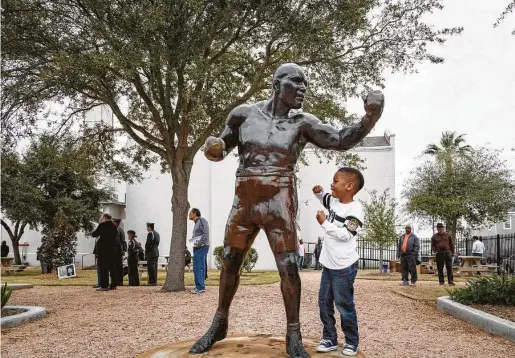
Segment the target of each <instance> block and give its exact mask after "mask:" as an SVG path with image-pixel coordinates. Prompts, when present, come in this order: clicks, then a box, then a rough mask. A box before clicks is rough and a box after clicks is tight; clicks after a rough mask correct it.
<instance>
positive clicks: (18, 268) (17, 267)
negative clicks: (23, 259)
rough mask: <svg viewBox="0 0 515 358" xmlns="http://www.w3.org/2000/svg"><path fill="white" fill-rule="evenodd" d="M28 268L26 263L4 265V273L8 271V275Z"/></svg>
mask: <svg viewBox="0 0 515 358" xmlns="http://www.w3.org/2000/svg"><path fill="white" fill-rule="evenodd" d="M26 268H27V266H26V265H12V266H2V274H4V273H6V274H8V275H10V274H13V275H14V274H16V273H17V272H22V271H23V270H25V269H26Z"/></svg>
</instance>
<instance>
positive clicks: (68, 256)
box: [41, 210, 77, 269]
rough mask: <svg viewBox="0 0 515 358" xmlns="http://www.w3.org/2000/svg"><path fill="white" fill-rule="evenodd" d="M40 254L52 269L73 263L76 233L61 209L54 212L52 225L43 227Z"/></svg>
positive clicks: (75, 250) (75, 251) (75, 249)
mask: <svg viewBox="0 0 515 358" xmlns="http://www.w3.org/2000/svg"><path fill="white" fill-rule="evenodd" d="M41 254H42V257H43V258H44V261H45V262H46V263H47V264H50V265H51V267H53V268H54V269H57V267H59V266H64V265H69V264H72V263H73V260H74V258H75V255H76V254H77V233H76V231H75V229H74V227H73V225H72V224H71V223H70V218H69V217H68V216H67V215H66V214H65V213H64V212H63V211H62V210H59V211H58V212H57V213H56V215H55V217H54V221H53V226H51V227H50V226H49V227H45V228H44V229H43V238H42V239H41Z"/></svg>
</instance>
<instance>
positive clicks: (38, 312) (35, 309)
mask: <svg viewBox="0 0 515 358" xmlns="http://www.w3.org/2000/svg"><path fill="white" fill-rule="evenodd" d="M6 308H8V309H19V310H27V311H25V312H23V313H19V314H16V315H13V316H7V317H2V328H9V327H16V326H19V325H20V324H22V323H25V322H30V321H35V320H38V319H41V318H43V317H45V315H46V309H45V307H40V306H4V309H6Z"/></svg>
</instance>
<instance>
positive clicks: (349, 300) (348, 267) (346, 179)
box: [313, 167, 365, 356]
mask: <svg viewBox="0 0 515 358" xmlns="http://www.w3.org/2000/svg"><path fill="white" fill-rule="evenodd" d="M364 183H365V180H364V178H363V175H362V174H361V172H360V171H359V170H357V169H354V168H347V167H346V168H341V169H339V170H338V171H337V172H336V174H335V175H334V177H333V183H332V184H331V191H332V193H331V194H332V195H331V194H329V193H326V194H324V190H323V189H322V187H321V186H320V185H317V186H315V187H314V188H313V193H314V194H315V195H316V197H317V198H318V199H319V200H320V201H321V202H322V204H323V205H324V207H325V208H326V209H327V210H329V216H326V214H325V212H324V211H322V210H320V211H318V214H317V221H318V223H319V224H320V225H321V226H322V228H323V229H324V231H325V233H326V238H325V240H324V245H323V246H322V252H321V254H320V263H321V264H322V265H323V267H324V268H323V270H322V278H321V281H320V291H319V293H318V306H319V309H320V319H321V321H322V324H323V326H324V328H323V335H322V340H321V342H320V344H319V345H318V347H317V348H316V351H317V352H330V351H334V350H336V349H338V334H337V331H336V327H335V323H336V320H335V318H334V305H335V304H336V308H337V309H338V311H339V313H340V317H341V327H342V331H343V333H344V335H345V344H344V346H343V351H342V354H343V355H345V356H355V355H356V354H357V353H358V344H359V334H358V320H357V316H356V308H355V306H354V280H355V278H356V275H357V272H358V260H359V255H358V253H357V251H356V248H357V243H356V235H357V233H358V232H359V231H360V230H361V229H362V227H363V221H364V214H363V207H362V206H361V204H360V203H359V202H358V201H355V200H354V195H356V193H357V192H358V191H360V190H361V189H362V188H363V185H364Z"/></svg>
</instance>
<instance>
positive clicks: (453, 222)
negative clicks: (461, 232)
mask: <svg viewBox="0 0 515 358" xmlns="http://www.w3.org/2000/svg"><path fill="white" fill-rule="evenodd" d="M457 230H458V219H457V218H450V219H449V220H448V222H447V232H448V233H449V235H451V237H452V239H453V241H454V250H456V231H457ZM460 254H462V253H460Z"/></svg>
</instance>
